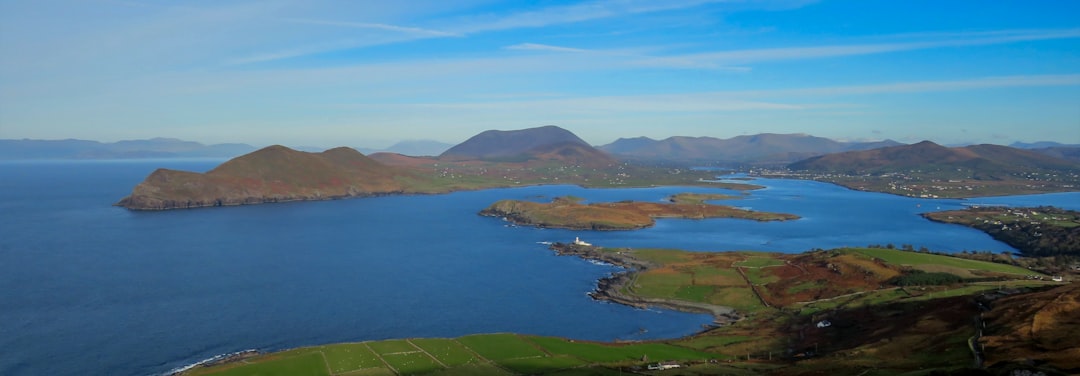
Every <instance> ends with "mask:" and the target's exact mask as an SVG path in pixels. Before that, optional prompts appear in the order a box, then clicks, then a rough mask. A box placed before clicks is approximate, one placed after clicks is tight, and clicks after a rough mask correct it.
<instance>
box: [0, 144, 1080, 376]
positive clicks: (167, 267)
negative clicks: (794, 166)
mask: <svg viewBox="0 0 1080 376" xmlns="http://www.w3.org/2000/svg"><path fill="white" fill-rule="evenodd" d="M218 163H220V161H213V160H201V161H199V160H157V161H116V162H103V161H93V162H89V161H87V162H74V161H57V162H4V163H0V302H3V304H2V305H0V323H2V324H0V348H2V349H4V350H3V351H0V374H3V375H42V374H101V375H146V374H161V373H164V372H168V371H169V370H172V369H175V368H178V367H182V366H184V365H187V364H191V363H193V362H196V361H199V360H202V359H205V358H208V357H211V356H214V355H217V354H223V353H229V352H234V351H239V350H244V349H251V348H255V349H261V350H279V349H284V348H292V347H298V346H306V345H315V344H323V343H332V342H345V341H363V340H374V339H386V338H401V337H453V336H460V335H465V334H472V333H491V332H520V333H530V334H540V335H555V336H567V337H573V338H580V339H593V340H614V339H647V338H667V337H677V336H682V335H687V334H690V333H693V332H695V331H697V330H699V329H700V328H701V325H703V324H706V323H708V322H710V321H711V318H710V317H708V316H705V315H695V314H686V313H678V312H671V311H663V310H637V309H632V308H629V307H625V306H621V305H617V304H607V303H599V302H595V301H593V300H591V299H590V298H589V297H587V296H586V295H585V294H586V293H587V292H589V291H591V290H592V289H593V288H595V282H596V279H597V278H600V277H603V276H604V275H607V274H608V273H611V272H613V271H615V269H614V268H612V267H610V266H603V265H594V264H592V263H589V262H586V261H583V260H580V259H577V258H573V257H559V256H555V255H553V254H552V253H551V252H550V251H548V250H547V249H546V246H544V245H542V244H538V243H539V242H546V241H566V240H570V239H573V238H574V237H575V236H580V237H582V238H583V239H585V240H587V241H590V242H593V243H596V244H600V245H605V246H627V247H668V248H682V249H692V250H701V251H721V250H767V251H780V252H801V251H804V250H807V249H811V248H817V247H820V248H830V247H837V246H845V245H858V246H861V245H866V244H871V243H875V244H877V243H880V244H886V243H894V244H896V245H898V246H899V245H901V244H912V245H914V246H916V247H918V246H927V247H929V248H932V249H935V250H945V251H960V250H962V249H968V250H992V251H1004V250H1012V249H1011V248H1010V247H1008V246H1007V245H1005V244H1002V243H999V242H997V241H994V240H993V239H991V238H990V237H988V236H986V235H985V234H983V233H981V232H978V231H975V230H971V229H967V228H964V227H960V226H952V225H943V224H937V223H932V222H929V221H926V220H924V219H922V218H921V217H919V216H918V215H917V214H918V213H920V212H923V211H930V210H938V208H940V209H941V210H944V209H953V208H959V207H961V203H962V202H963V201H961V200H920V199H910V198H903V197H896V196H890V195H883V194H874V193H865V192H855V191H850V190H847V189H844V188H840V187H837V186H834V185H829V184H823V183H816V182H808V181H792V180H768V179H763V180H758V182H757V183H759V184H763V185H766V186H768V187H769V188H767V189H764V190H760V191H755V192H754V193H752V194H751V195H750V196H748V197H747V198H746V199H743V200H737V201H730V202H727V203H726V204H730V205H735V206H741V207H747V208H750V209H753V210H768V211H781V212H788V213H794V214H798V215H800V216H803V217H804V218H803V219H800V220H797V221H790V222H773V223H760V222H754V221H744V220H725V219H718V220H703V221H694V220H661V221H660V222H659V223H658V224H657V226H656V227H654V228H650V229H646V230H641V231H634V232H586V231H569V230H541V229H535V228H528V227H512V226H506V224H505V223H504V222H502V221H500V220H499V219H496V218H487V217H480V216H478V215H477V214H476V213H477V212H478V211H479V210H480V209H482V208H484V207H486V206H487V205H489V204H490V203H492V202H494V201H496V200H500V199H532V200H541V201H543V200H548V199H550V198H551V197H555V196H560V195H567V194H572V195H575V196H579V197H583V198H585V199H586V200H589V201H597V202H600V201H618V200H644V201H659V200H663V199H664V198H665V197H667V196H669V195H671V194H674V193H679V192H687V191H693V192H718V193H734V192H730V191H725V190H721V189H709V188H701V187H661V188H645V189H618V190H611V189H583V188H580V187H574V186H540V187H525V188H515V189H494V190H485V191H475V192H457V193H452V194H447V195H432V196H394V197H379V198H365V199H354V200H342V201H323V202H299V203H284V204H273V205H257V206H245V207H231V208H216V209H197V210H180V211H169V212H131V211H127V210H125V209H121V208H117V207H112V206H110V205H111V204H112V203H114V202H116V201H117V200H119V199H120V198H121V197H123V196H125V195H126V194H127V193H128V192H130V189H131V187H133V186H134V185H135V184H137V183H138V182H139V181H141V180H142V179H143V178H144V177H145V176H146V175H147V174H149V173H150V172H151V171H153V170H154V169H155V168H157V167H169V168H177V169H185V170H193V171H205V170H208V169H210V168H212V167H214V166H215V165H217V164H218ZM980 202H993V203H1019V204H1023V205H1056V206H1060V207H1066V208H1070V209H1076V210H1080V194H1077V193H1068V194H1052V195H1036V196H1016V197H1004V198H993V199H980Z"/></svg>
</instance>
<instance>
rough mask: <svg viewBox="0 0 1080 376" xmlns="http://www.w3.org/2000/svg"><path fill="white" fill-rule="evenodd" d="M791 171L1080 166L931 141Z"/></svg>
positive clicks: (823, 159) (978, 172) (981, 171)
mask: <svg viewBox="0 0 1080 376" xmlns="http://www.w3.org/2000/svg"><path fill="white" fill-rule="evenodd" d="M788 167H789V168H790V169H792V170H807V171H817V172H837V173H844V174H865V173H871V174H875V173H877V174H880V173H888V172H899V171H911V170H919V171H923V172H929V171H949V170H965V171H971V172H972V173H974V174H975V175H974V176H973V177H974V178H979V179H1005V178H1007V176H1006V175H1010V174H1022V173H1025V172H1029V171H1036V170H1055V171H1075V170H1077V169H1080V165H1078V164H1077V163H1074V162H1070V161H1067V160H1063V159H1060V158H1054V157H1051V156H1047V155H1043V154H1039V153H1036V152H1034V151H1030V150H1023V149H1017V148H1013V147H1008V146H1001V145H989V144H983V145H972V146H964V147H953V148H950V147H945V146H941V145H938V144H935V143H933V142H930V141H923V142H919V143H916V144H911V145H900V146H891V147H885V148H878V149H873V150H862V151H850V152H843V153H834V154H827V155H822V156H817V157H812V158H808V159H805V160H802V161H799V162H795V163H792V164H790V165H789V166H788Z"/></svg>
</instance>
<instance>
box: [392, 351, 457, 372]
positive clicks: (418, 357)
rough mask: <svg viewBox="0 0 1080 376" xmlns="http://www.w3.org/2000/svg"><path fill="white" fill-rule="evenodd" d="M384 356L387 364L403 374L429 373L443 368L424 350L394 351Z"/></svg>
mask: <svg viewBox="0 0 1080 376" xmlns="http://www.w3.org/2000/svg"><path fill="white" fill-rule="evenodd" d="M382 357H383V359H384V360H386V363H387V364H389V365H390V366H391V367H394V369H395V370H397V372H398V373H399V374H403V375H415V374H420V373H429V372H431V371H435V370H439V369H442V368H443V367H442V366H440V365H439V364H438V363H436V362H435V359H432V358H431V357H430V356H427V354H424V353H422V352H413V353H394V354H387V355H383V356H382Z"/></svg>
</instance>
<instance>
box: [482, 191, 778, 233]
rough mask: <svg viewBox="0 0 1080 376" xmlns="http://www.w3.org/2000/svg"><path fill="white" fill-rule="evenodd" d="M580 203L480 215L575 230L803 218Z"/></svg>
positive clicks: (518, 204) (502, 208) (508, 203)
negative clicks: (671, 221) (667, 221)
mask: <svg viewBox="0 0 1080 376" xmlns="http://www.w3.org/2000/svg"><path fill="white" fill-rule="evenodd" d="M578 201H579V200H576V199H575V198H572V197H559V198H555V199H554V200H552V202H550V203H538V202H532V201H521V200H502V201H499V202H496V203H494V204H491V206H488V207H487V208H486V209H484V210H482V211H480V215H485V216H490V217H501V218H505V219H506V220H508V221H511V222H514V223H516V224H519V225H528V226H537V227H553V228H567V229H575V230H633V229H640V228H645V227H650V226H652V225H653V224H655V220H654V219H655V218H688V219H705V218H740V219H753V220H757V221H784V220H793V219H798V218H799V217H798V216H796V215H792V214H784V213H768V212H758V211H751V210H742V209H738V208H733V207H730V206H721V205H711V204H705V203H685V202H678V201H676V202H675V203H671V204H661V203H655V202H633V201H621V202H613V203H593V204H588V205H585V204H581V203H580V202H578ZM691 201H693V200H691Z"/></svg>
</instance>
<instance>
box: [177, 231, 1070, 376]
mask: <svg viewBox="0 0 1080 376" xmlns="http://www.w3.org/2000/svg"><path fill="white" fill-rule="evenodd" d="M551 249H553V250H554V251H555V252H556V253H557V254H558V255H567V256H575V257H581V258H585V259H590V260H597V261H603V262H608V263H612V264H615V265H619V266H622V267H624V268H626V269H627V270H626V271H625V272H620V273H616V274H614V275H612V276H609V277H606V278H603V279H601V280H600V281H599V283H598V284H597V288H596V290H595V291H593V292H592V293H591V294H590V296H592V297H593V298H595V299H598V300H607V301H613V302H617V303H621V304H628V305H632V306H636V307H665V308H670V309H675V310H681V311H689V312H703V313H710V314H712V315H713V317H714V318H716V322H715V325H714V326H712V327H709V328H707V329H705V330H703V331H702V332H700V333H698V334H696V335H692V336H688V337H685V338H674V339H668V340H660V341H647V342H616V343H602V342H592V341H578V340H573V339H566V338H555V337H543V336H534V335H523V334H513V333H498V334H476V335H468V336H463V337H458V338H412V339H395V340H384V341H367V342H357V343H342V344H332V345H323V346H315V347H305V348H298V349H292V350H287V351H283V352H278V353H272V354H263V355H256V356H252V357H248V356H247V355H245V357H240V359H238V360H236V361H233V362H230V363H224V364H216V365H209V366H194V367H191V368H188V369H187V370H185V371H184V372H183V374H185V375H253V374H260V375H288V374H312V375H354V374H363V375H368V374H436V375H461V374H492V375H506V374H529V375H535V374H552V375H566V374H575V375H585V374H589V375H591V374H619V373H637V374H655V373H652V370H656V369H658V368H659V367H660V365H667V366H669V367H673V368H674V367H675V366H678V367H679V368H681V369H682V370H684V373H680V374H703V375H704V374H710V375H711V374H733V375H754V374H774V375H819V374H830V375H852V376H854V375H866V374H868V371H873V374H930V373H931V372H936V373H934V374H938V373H940V374H1010V373H1009V372H1011V370H1017V369H1019V370H1028V371H1029V372H1031V373H1032V374H1035V372H1042V373H1043V374H1047V375H1056V374H1069V373H1075V371H1077V370H1080V362H1078V361H1077V359H1080V358H1077V357H1076V355H1077V354H1080V346H1078V345H1077V344H1076V343H1075V341H1072V340H1071V337H1070V335H1071V334H1072V333H1075V332H1076V330H1080V323H1078V322H1077V321H1076V320H1075V319H1074V318H1072V316H1070V314H1072V313H1073V312H1075V310H1076V309H1077V307H1080V285H1078V284H1075V283H1073V284H1068V283H1058V282H1048V281H1040V280H1032V279H1030V278H1029V277H1030V276H1031V275H1032V274H1033V273H1034V272H1032V271H1030V270H1026V269H1024V268H1019V267H1016V266H1011V265H1003V264H999V263H992V262H984V261H976V260H967V259H961V258H957V257H950V256H945V255H936V254H928V253H917V252H911V251H901V250H893V249H880V248H843V249H833V250H819V251H811V252H806V253H802V254H777V253H762V252H686V251H680V250H671V249H631V248H608V247H598V246H587V245H581V244H562V243H556V244H553V245H551ZM945 276H951V277H950V278H943V277H945ZM988 281H990V282H988ZM976 302H977V303H976ZM973 359H974V360H975V361H976V362H975V363H974V364H975V368H980V367H986V369H985V370H972V369H969V368H967V367H971V366H972V365H973ZM1017 359H1026V360H1024V361H1017ZM649 367H656V368H652V369H650V368H649ZM952 372H959V373H952ZM964 372H968V373H964ZM970 372H983V373H970ZM985 372H990V373H985Z"/></svg>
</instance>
